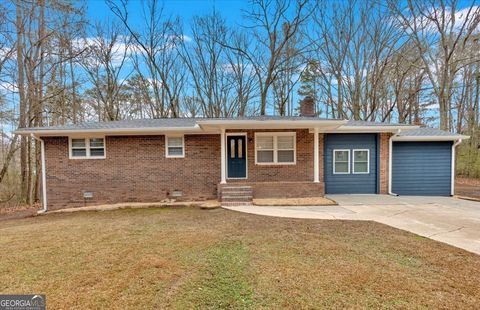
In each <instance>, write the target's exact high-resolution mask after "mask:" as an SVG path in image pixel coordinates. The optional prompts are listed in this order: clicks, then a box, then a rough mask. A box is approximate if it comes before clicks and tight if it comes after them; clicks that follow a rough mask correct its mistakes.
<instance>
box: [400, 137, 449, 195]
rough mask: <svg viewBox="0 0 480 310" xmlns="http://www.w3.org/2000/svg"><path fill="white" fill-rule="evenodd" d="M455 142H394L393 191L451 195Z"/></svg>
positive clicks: (403, 193) (405, 193)
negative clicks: (452, 152) (453, 147)
mask: <svg viewBox="0 0 480 310" xmlns="http://www.w3.org/2000/svg"><path fill="white" fill-rule="evenodd" d="M451 150H452V142H394V143H393V152H392V191H393V192H394V193H396V194H399V195H435V196H437V195H440V196H448V195H450V186H451V160H452V154H451Z"/></svg>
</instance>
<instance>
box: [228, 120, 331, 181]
mask: <svg viewBox="0 0 480 310" xmlns="http://www.w3.org/2000/svg"><path fill="white" fill-rule="evenodd" d="M280 131H282V132H285V131H289V132H290V131H295V132H296V148H297V154H296V155H297V163H296V165H255V132H280ZM230 132H246V133H247V154H248V157H247V161H248V180H246V181H248V182H282V181H289V182H291V181H312V182H313V133H309V132H308V129H298V130H245V131H242V130H232V131H230ZM319 140H320V141H319V142H320V143H319V148H320V157H319V161H320V182H323V135H322V134H320V139H319ZM244 181H245V180H244ZM244 181H241V180H227V182H230V183H232V182H244Z"/></svg>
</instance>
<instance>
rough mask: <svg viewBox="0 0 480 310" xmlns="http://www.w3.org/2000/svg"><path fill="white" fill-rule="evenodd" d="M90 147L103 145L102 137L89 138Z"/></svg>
mask: <svg viewBox="0 0 480 310" xmlns="http://www.w3.org/2000/svg"><path fill="white" fill-rule="evenodd" d="M90 147H103V139H90Z"/></svg>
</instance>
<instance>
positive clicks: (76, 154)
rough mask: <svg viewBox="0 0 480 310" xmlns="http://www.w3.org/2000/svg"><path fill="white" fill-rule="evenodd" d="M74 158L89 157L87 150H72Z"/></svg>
mask: <svg viewBox="0 0 480 310" xmlns="http://www.w3.org/2000/svg"><path fill="white" fill-rule="evenodd" d="M72 156H73V157H85V156H87V149H72Z"/></svg>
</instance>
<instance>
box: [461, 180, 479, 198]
mask: <svg viewBox="0 0 480 310" xmlns="http://www.w3.org/2000/svg"><path fill="white" fill-rule="evenodd" d="M455 195H458V196H464V197H470V198H475V199H480V179H472V178H459V177H457V178H456V179H455Z"/></svg>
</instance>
